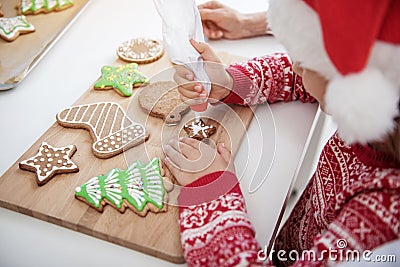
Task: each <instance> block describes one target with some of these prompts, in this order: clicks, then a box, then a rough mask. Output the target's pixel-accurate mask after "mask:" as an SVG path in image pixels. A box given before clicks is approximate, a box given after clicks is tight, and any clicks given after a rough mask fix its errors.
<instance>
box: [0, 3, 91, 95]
mask: <svg viewBox="0 0 400 267" xmlns="http://www.w3.org/2000/svg"><path fill="white" fill-rule="evenodd" d="M0 2H1V3H2V4H3V8H2V9H3V12H4V17H14V16H17V15H18V14H17V9H16V8H15V7H16V6H17V4H18V3H19V2H20V1H18V0H7V1H0ZM89 2H90V0H74V5H73V6H72V7H70V8H68V9H65V10H62V11H54V12H50V13H47V14H37V15H27V16H26V18H27V20H28V21H29V22H30V23H32V24H33V25H34V26H35V28H36V31H35V32H33V33H29V34H23V35H20V36H19V37H18V38H17V39H16V40H14V41H13V42H7V41H5V40H3V39H0V90H8V89H12V88H14V87H16V86H17V85H18V84H19V83H20V82H22V81H23V79H24V78H25V77H26V76H27V75H28V74H29V73H30V71H31V70H32V69H33V68H34V67H35V66H36V64H37V63H39V61H40V60H41V59H42V58H43V57H44V56H45V55H46V53H47V52H48V51H49V50H50V48H51V47H52V46H53V45H54V44H55V43H56V42H57V41H58V40H59V39H60V37H61V36H62V35H63V33H64V32H65V31H66V30H67V29H68V28H69V26H71V24H72V23H73V22H74V21H75V19H76V18H77V17H78V16H79V14H81V13H82V11H83V10H84V9H85V7H87V5H88V3H89Z"/></svg>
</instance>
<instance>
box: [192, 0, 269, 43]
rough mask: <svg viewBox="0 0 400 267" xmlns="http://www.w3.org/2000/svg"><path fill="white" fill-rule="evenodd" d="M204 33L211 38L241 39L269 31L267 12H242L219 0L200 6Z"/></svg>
mask: <svg viewBox="0 0 400 267" xmlns="http://www.w3.org/2000/svg"><path fill="white" fill-rule="evenodd" d="M198 8H199V12H200V16H201V20H202V22H203V30H204V34H205V35H206V36H207V37H208V38H209V39H222V38H226V39H241V38H247V37H254V36H259V35H265V34H267V32H268V25H267V19H266V16H267V12H266V11H264V12H258V13H252V14H242V13H240V12H238V11H236V10H234V9H232V8H230V7H228V6H225V5H223V4H221V3H219V2H217V1H210V2H207V3H204V4H202V5H199V6H198Z"/></svg>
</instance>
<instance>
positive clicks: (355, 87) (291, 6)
mask: <svg viewBox="0 0 400 267" xmlns="http://www.w3.org/2000/svg"><path fill="white" fill-rule="evenodd" d="M268 18H269V23H270V26H271V28H272V31H273V32H274V35H275V36H276V37H277V38H278V39H279V41H280V42H281V43H282V44H283V45H284V46H285V48H286V49H287V50H288V51H289V54H290V55H291V57H292V58H293V60H294V61H298V62H300V63H301V66H302V67H303V68H307V69H310V70H314V71H316V72H318V73H319V74H321V75H322V76H324V77H325V78H326V79H328V80H330V83H329V84H328V88H327V92H326V95H325V99H324V100H325V110H326V111H327V113H329V114H331V115H332V116H333V118H334V120H335V121H336V123H337V125H338V132H339V134H340V136H341V137H342V138H343V139H344V140H345V141H346V142H348V143H354V142H360V143H366V142H368V141H378V140H380V139H382V138H384V137H385V135H386V134H387V133H389V132H390V131H391V130H393V127H394V121H393V119H394V117H396V116H398V114H399V110H398V101H399V95H400V64H399V62H400V46H399V45H395V44H390V43H385V42H382V41H376V42H375V44H374V46H373V47H372V48H371V53H370V57H369V59H368V62H367V66H366V68H365V69H364V70H363V71H361V72H359V73H357V74H350V75H347V76H345V77H344V76H342V75H341V74H340V73H339V72H338V71H337V69H336V67H335V66H334V64H333V63H332V61H331V60H330V58H329V56H328V54H327V53H326V50H325V46H324V42H323V35H322V31H321V25H320V21H319V17H318V14H317V13H316V12H315V11H314V10H313V9H312V8H311V7H310V6H308V5H307V4H306V3H305V2H304V1H301V0H270V6H269V9H268ZM349 60H351V59H349Z"/></svg>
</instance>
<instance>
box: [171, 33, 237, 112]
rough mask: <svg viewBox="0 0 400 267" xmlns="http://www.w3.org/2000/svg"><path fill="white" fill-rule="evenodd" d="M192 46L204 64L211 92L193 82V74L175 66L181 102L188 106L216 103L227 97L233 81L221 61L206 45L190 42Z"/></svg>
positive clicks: (198, 83) (175, 77)
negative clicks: (206, 102)
mask: <svg viewBox="0 0 400 267" xmlns="http://www.w3.org/2000/svg"><path fill="white" fill-rule="evenodd" d="M190 43H191V44H192V46H193V47H194V48H195V49H196V50H197V52H199V54H200V55H201V56H202V58H203V60H204V62H205V70H206V72H207V74H208V77H209V78H210V81H211V91H210V93H207V91H206V90H205V89H204V88H203V85H202V84H201V83H200V82H195V81H194V73H193V72H192V71H191V70H189V69H187V68H185V67H184V66H181V65H177V66H175V70H176V72H175V75H174V80H175V82H176V83H177V84H178V85H179V87H178V91H179V93H180V94H181V99H182V101H184V102H186V103H187V104H189V105H197V104H202V103H204V102H205V101H207V99H208V102H211V103H213V102H217V101H219V100H221V99H223V98H225V97H226V96H228V95H229V93H230V90H231V89H232V87H233V79H232V77H231V76H230V74H229V73H228V72H227V71H226V70H225V66H224V65H222V62H221V60H220V59H219V58H218V56H217V55H216V54H215V52H214V51H213V50H212V48H211V47H210V46H209V45H208V44H207V43H199V42H196V41H195V40H193V39H192V40H190Z"/></svg>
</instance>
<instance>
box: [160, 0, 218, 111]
mask: <svg viewBox="0 0 400 267" xmlns="http://www.w3.org/2000/svg"><path fill="white" fill-rule="evenodd" d="M153 1H154V4H155V6H156V8H157V11H158V14H159V15H160V17H161V19H162V21H163V27H162V31H163V40H164V46H165V50H166V51H167V53H168V55H169V57H170V59H171V61H172V62H173V63H175V64H180V65H184V66H185V67H187V68H188V69H190V70H192V71H193V73H194V79H195V80H196V81H199V82H201V83H202V85H203V87H204V89H205V90H206V91H207V92H208V93H210V90H211V83H210V79H209V77H208V75H207V73H206V71H205V69H204V62H203V58H202V57H201V55H200V54H199V53H198V52H197V51H196V50H195V49H194V48H193V46H192V45H191V44H190V42H189V39H191V38H192V39H194V40H196V41H198V42H204V35H203V26H202V24H201V18H200V13H199V10H198V9H197V5H196V3H195V1H194V0H153ZM191 108H192V110H194V111H196V112H202V111H205V110H206V109H207V102H205V103H203V104H199V105H195V106H191Z"/></svg>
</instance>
